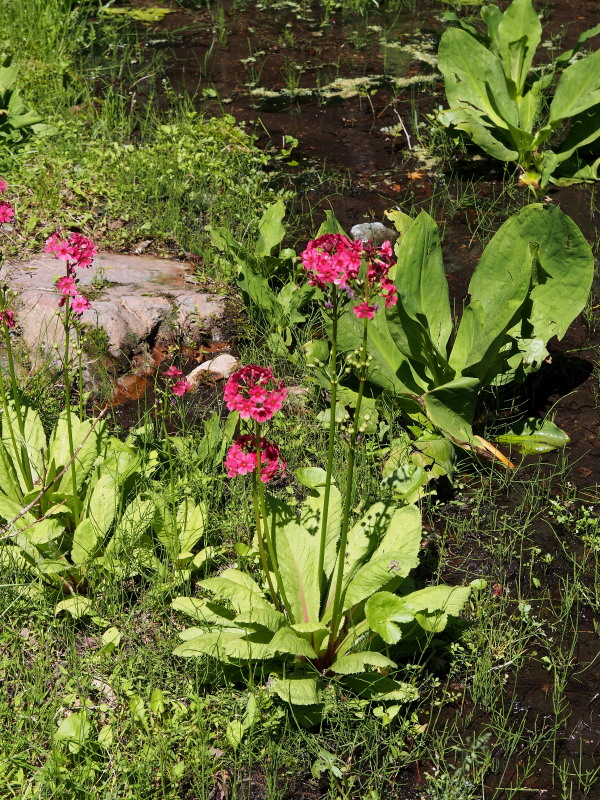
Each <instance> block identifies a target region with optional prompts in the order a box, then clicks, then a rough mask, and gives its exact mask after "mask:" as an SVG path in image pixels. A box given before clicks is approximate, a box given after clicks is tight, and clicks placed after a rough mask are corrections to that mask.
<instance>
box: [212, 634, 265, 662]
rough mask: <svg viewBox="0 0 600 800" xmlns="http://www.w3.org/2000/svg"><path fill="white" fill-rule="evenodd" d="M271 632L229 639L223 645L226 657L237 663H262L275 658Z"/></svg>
mask: <svg viewBox="0 0 600 800" xmlns="http://www.w3.org/2000/svg"><path fill="white" fill-rule="evenodd" d="M272 638H273V634H272V633H271V631H267V630H259V631H251V632H250V633H248V634H246V635H244V636H237V637H235V638H232V639H229V640H228V641H226V642H225V644H224V645H223V650H224V651H225V653H226V655H227V656H228V657H229V658H231V659H235V660H236V661H239V660H243V661H262V660H263V659H266V658H273V656H274V655H275V650H274V649H273V647H272V646H271V639H272Z"/></svg>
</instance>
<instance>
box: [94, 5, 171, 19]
mask: <svg viewBox="0 0 600 800" xmlns="http://www.w3.org/2000/svg"><path fill="white" fill-rule="evenodd" d="M100 11H101V13H102V14H122V15H123V16H126V17H131V19H135V20H137V21H138V22H161V21H162V20H163V18H164V17H166V15H167V14H172V13H173V9H172V8H163V7H162V6H148V7H146V8H106V7H103V8H101V9H100Z"/></svg>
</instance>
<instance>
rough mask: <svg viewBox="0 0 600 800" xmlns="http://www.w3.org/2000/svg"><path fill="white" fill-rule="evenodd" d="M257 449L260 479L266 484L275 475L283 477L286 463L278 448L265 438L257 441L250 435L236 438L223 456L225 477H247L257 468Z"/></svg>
mask: <svg viewBox="0 0 600 800" xmlns="http://www.w3.org/2000/svg"><path fill="white" fill-rule="evenodd" d="M257 448H258V449H259V450H260V479H261V481H262V482H263V483H268V482H269V481H270V480H272V479H273V478H275V477H276V476H277V475H280V476H282V477H283V476H284V475H285V468H286V466H287V465H286V463H285V461H284V460H283V459H282V458H281V454H280V452H279V448H278V447H277V445H276V444H273V442H269V441H268V440H267V439H265V438H260V439H258V438H257V437H255V436H252V435H251V434H245V435H244V436H240V437H238V438H237V439H236V440H235V442H234V443H233V444H232V445H231V447H230V448H229V451H228V453H227V455H226V456H225V469H226V470H227V476H228V477H229V478H234V477H235V476H236V475H248V474H250V473H251V472H254V471H255V470H256V468H257V464H258V459H257V456H256V451H257Z"/></svg>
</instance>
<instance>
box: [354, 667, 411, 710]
mask: <svg viewBox="0 0 600 800" xmlns="http://www.w3.org/2000/svg"><path fill="white" fill-rule="evenodd" d="M344 685H346V686H348V687H349V688H350V689H352V690H353V691H354V692H355V693H356V694H357V695H359V697H366V698H367V699H368V700H381V701H394V702H397V703H411V702H412V701H413V700H417V699H418V697H419V691H418V689H417V688H416V686H412V685H411V684H409V683H402V682H401V681H395V680H393V679H392V678H388V677H387V676H386V675H378V674H377V673H376V672H366V673H364V674H363V675H350V676H348V677H345V678H344Z"/></svg>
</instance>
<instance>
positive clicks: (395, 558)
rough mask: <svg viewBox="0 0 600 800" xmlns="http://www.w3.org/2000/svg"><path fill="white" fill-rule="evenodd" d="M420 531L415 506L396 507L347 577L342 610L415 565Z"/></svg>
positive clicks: (398, 577) (397, 580)
mask: <svg viewBox="0 0 600 800" xmlns="http://www.w3.org/2000/svg"><path fill="white" fill-rule="evenodd" d="M421 535H422V528H421V515H420V513H419V510H418V509H417V508H416V507H415V506H404V507H403V508H399V509H398V510H397V511H396V512H395V513H394V515H393V517H392V519H391V522H390V525H389V527H388V530H387V532H386V534H385V536H384V537H383V540H382V541H381V543H380V545H379V546H378V547H377V549H376V550H375V552H374V553H373V555H372V556H371V558H370V559H369V561H367V562H366V563H365V564H364V565H363V566H362V567H360V568H359V569H358V570H357V571H356V573H355V574H354V576H353V577H352V578H351V579H350V580H349V582H348V585H347V588H346V591H345V592H344V596H343V603H342V606H343V608H342V610H343V611H347V610H348V609H350V608H352V607H353V606H354V605H356V604H357V603H360V602H361V601H362V600H365V599H366V598H367V597H370V596H371V595H372V594H374V593H375V592H378V591H379V590H380V589H382V588H383V587H384V586H387V585H388V584H390V583H392V582H394V583H399V581H400V579H401V578H405V577H406V576H407V575H408V573H409V572H410V571H411V569H413V568H414V567H416V565H417V562H418V553H419V549H420V545H421ZM324 621H325V620H324Z"/></svg>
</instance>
